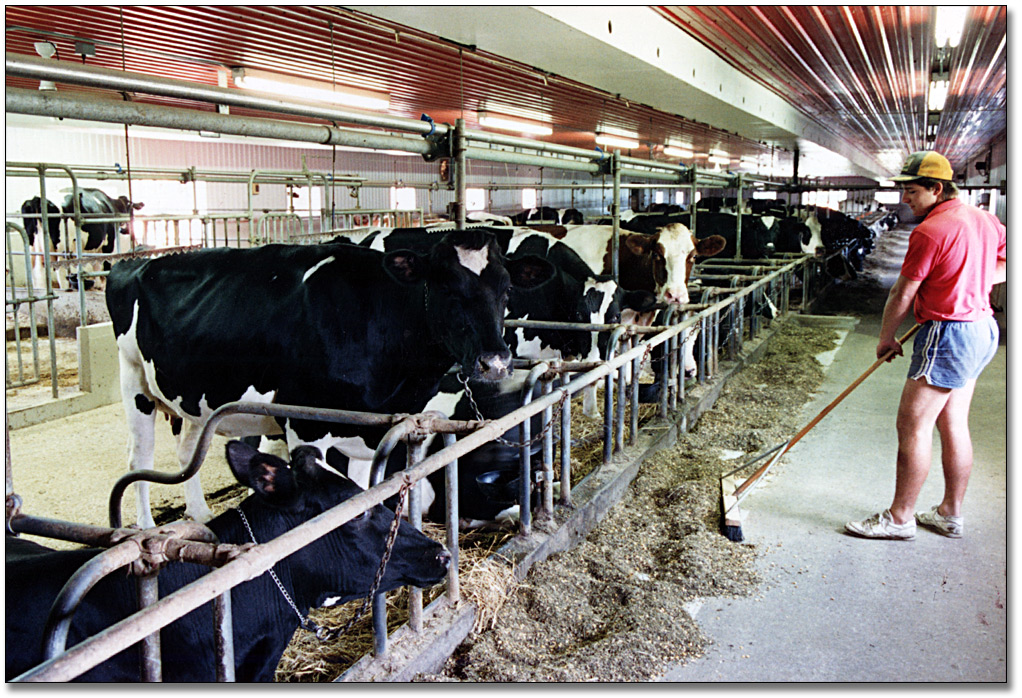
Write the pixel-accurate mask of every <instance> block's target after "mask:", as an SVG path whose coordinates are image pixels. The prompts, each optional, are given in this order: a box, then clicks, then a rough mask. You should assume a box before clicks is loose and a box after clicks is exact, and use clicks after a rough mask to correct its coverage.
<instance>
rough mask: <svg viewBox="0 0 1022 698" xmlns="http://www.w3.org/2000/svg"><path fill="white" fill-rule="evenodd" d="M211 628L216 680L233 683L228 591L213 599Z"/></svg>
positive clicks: (232, 627) (229, 597)
mask: <svg viewBox="0 0 1022 698" xmlns="http://www.w3.org/2000/svg"><path fill="white" fill-rule="evenodd" d="M213 628H214V632H215V635H214V637H215V640H214V649H215V651H216V680H217V682H219V683H234V616H233V615H232V613H231V592H230V591H225V592H224V593H223V594H221V595H220V596H218V597H216V598H215V599H213Z"/></svg>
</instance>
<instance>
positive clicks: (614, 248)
mask: <svg viewBox="0 0 1022 698" xmlns="http://www.w3.org/2000/svg"><path fill="white" fill-rule="evenodd" d="M610 168H611V177H612V178H613V182H614V188H613V192H614V193H613V197H614V201H613V203H612V204H611V205H610V215H611V220H612V223H611V225H612V226H613V228H614V229H613V232H612V235H611V240H612V241H613V242H612V244H611V248H610V274H611V276H613V277H614V281H620V278H621V275H620V274H619V267H620V259H621V155H620V153H619V152H618V151H616V150H615V151H614V152H613V153H612V154H611V159H610Z"/></svg>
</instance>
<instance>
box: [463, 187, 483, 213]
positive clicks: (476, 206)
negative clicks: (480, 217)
mask: <svg viewBox="0 0 1022 698" xmlns="http://www.w3.org/2000/svg"><path fill="white" fill-rule="evenodd" d="M465 210H466V211H485V210H486V190H485V189H468V190H467V191H466V192H465Z"/></svg>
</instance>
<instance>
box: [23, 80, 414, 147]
mask: <svg viewBox="0 0 1022 698" xmlns="http://www.w3.org/2000/svg"><path fill="white" fill-rule="evenodd" d="M5 102H6V109H7V113H9V114H29V115H33V116H55V117H57V118H60V119H65V118H66V119H85V120H89V121H102V122H106V123H117V124H128V125H132V126H155V127H159V128H172V129H179V130H183V131H210V132H213V133H222V134H228V135H233V136H250V137H254V138H272V139H276V140H286V141H298V142H303V143H319V144H322V145H348V146H354V147H357V148H372V149H381V150H403V151H407V152H411V153H417V154H419V155H429V154H430V153H432V151H433V149H434V146H433V145H432V144H430V143H429V142H428V141H426V140H423V139H412V138H405V137H401V136H391V135H385V134H376V133H366V132H355V131H350V130H343V129H339V128H336V127H333V126H326V125H313V124H300V123H294V122H286V121H276V120H273V119H263V118H255V117H240V116H224V115H222V114H213V113H210V112H199V111H195V110H193V109H182V108H180V107H165V106H159V105H154V104H140V103H138V102H120V101H112V100H106V99H94V98H83V97H80V96H75V95H69V94H65V93H61V92H48V91H47V92H43V91H40V90H26V89H22V88H17V87H9V88H7V91H6V93H5Z"/></svg>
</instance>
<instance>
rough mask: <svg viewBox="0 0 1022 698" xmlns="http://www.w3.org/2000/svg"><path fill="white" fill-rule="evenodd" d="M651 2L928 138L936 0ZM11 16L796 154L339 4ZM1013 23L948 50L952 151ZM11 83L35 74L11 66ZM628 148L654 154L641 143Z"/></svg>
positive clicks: (719, 49)
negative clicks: (874, 3) (898, 0)
mask: <svg viewBox="0 0 1022 698" xmlns="http://www.w3.org/2000/svg"><path fill="white" fill-rule="evenodd" d="M657 9H658V11H660V12H661V13H662V14H663V15H664V16H665V17H668V18H669V19H670V20H671V21H673V22H675V23H676V24H677V25H678V27H679V28H680V29H681V30H684V31H686V32H688V33H690V34H692V35H693V36H695V37H696V38H697V39H699V40H700V41H702V42H703V43H704V44H706V45H707V46H708V47H709V48H711V50H713V51H715V52H716V53H718V54H719V55H721V56H722V57H723V58H724V59H725V60H727V61H729V62H730V63H731V65H733V66H734V67H735V68H736V69H738V70H740V71H742V72H744V73H746V74H748V75H750V76H751V77H753V78H754V79H756V80H758V81H759V82H761V83H762V84H764V85H765V86H766V87H768V88H769V89H771V90H773V91H775V92H776V93H777V94H779V95H781V96H782V97H783V98H784V99H785V100H786V101H789V102H790V103H792V104H793V105H796V106H797V107H798V108H799V109H801V110H802V111H803V112H804V113H806V114H807V115H809V116H811V117H812V118H814V119H815V120H817V121H819V122H821V123H823V124H825V125H827V126H828V127H829V128H831V129H832V130H834V131H836V132H837V134H838V135H839V136H841V137H845V138H848V139H851V140H852V141H853V142H855V143H857V144H858V145H859V146H860V147H862V148H863V149H865V150H867V151H868V152H873V153H878V154H882V153H885V152H891V153H897V155H896V158H895V159H899V158H900V157H901V155H902V154H903V153H904V152H907V151H909V150H916V149H919V148H922V147H924V146H925V145H926V143H925V141H924V138H925V133H926V119H927V115H926V105H925V101H926V84H927V80H928V75H929V67H930V64H931V63H932V61H933V54H934V48H935V47H934V46H933V41H932V38H930V37H932V23H933V8H928V7H841V6H837V7H830V6H828V7H811V6H810V7H803V6H743V7H726V6H719V7H718V6H700V7H692V6H662V7H659V8H657ZM5 21H6V29H7V31H6V50H7V51H10V52H14V53H23V54H27V55H35V50H34V48H33V43H34V42H35V41H40V40H49V41H52V42H53V43H54V44H55V45H56V46H57V48H58V58H59V59H60V60H74V61H81V60H84V61H85V62H87V63H88V64H90V65H98V66H103V67H109V68H123V69H126V70H131V71H139V72H143V73H148V74H152V75H157V76H162V77H173V78H179V79H186V80H193V81H196V82H200V83H206V84H211V85H215V84H217V71H218V67H219V68H226V67H231V66H245V67H248V68H257V69H263V70H268V71H274V72H281V73H286V74H289V75H296V76H302V77H306V78H310V79H315V80H322V81H327V82H329V81H330V80H331V79H333V80H336V82H338V83H343V84H349V85H354V86H357V87H363V88H366V89H370V90H378V91H384V92H386V93H388V94H389V95H390V100H391V107H390V113H391V114H395V115H401V116H407V117H411V118H418V116H419V115H420V114H421V113H426V114H429V115H430V116H431V117H432V118H434V119H435V120H437V121H440V122H450V123H453V121H454V119H455V118H457V117H459V116H462V115H464V117H465V119H466V121H467V123H468V124H469V126H475V125H476V111H477V110H480V109H486V108H487V107H489V108H492V106H493V105H494V104H503V105H505V106H506V107H511V108H515V109H518V110H520V111H522V112H526V113H527V112H530V111H534V112H541V113H546V114H549V115H550V119H551V123H552V125H553V127H554V129H555V133H554V135H553V136H552V137H549V138H548V139H547V140H552V141H555V142H559V143H564V144H567V145H575V146H579V147H586V148H588V147H592V145H593V136H594V131H595V130H596V128H597V125H598V124H604V125H616V126H619V127H621V128H625V129H629V130H636V131H638V132H639V134H640V140H641V141H642V142H643V143H644V144H648V143H655V144H663V143H664V142H665V141H666V140H667V138H669V137H672V138H677V139H680V140H683V141H689V142H692V143H693V145H694V147H695V149H696V150H697V151H700V152H703V153H705V152H706V151H707V150H709V149H710V148H713V147H719V146H721V145H722V144H723V145H725V146H726V147H727V149H728V150H730V151H731V154H732V156H733V158H734V159H735V160H737V158H738V157H739V156H741V155H761V154H763V153H769V152H772V151H773V152H774V156H775V157H776V158H777V159H778V160H779V161H780V162H781V163H790V159H791V154H790V153H787V152H777V151H776V149H774V148H772V147H771V146H770V145H767V144H763V143H758V142H756V141H752V140H749V139H744V138H740V137H738V136H736V135H734V134H731V133H728V132H727V131H726V130H724V129H722V128H714V127H713V126H709V125H706V124H700V123H695V122H692V121H688V120H686V119H684V118H681V117H680V116H677V115H671V114H665V113H663V112H660V111H657V110H655V109H653V108H651V107H647V106H645V105H642V104H636V103H629V102H628V101H626V100H624V99H620V98H617V97H616V96H615V95H611V94H608V93H606V92H603V91H600V90H597V89H595V88H591V87H588V86H586V85H583V84H581V83H578V82H574V81H571V80H567V79H565V78H561V77H558V76H557V75H554V74H550V73H544V72H542V71H539V70H537V69H534V68H532V67H530V66H528V65H524V64H522V63H518V62H515V61H511V60H508V59H506V58H502V57H500V56H496V55H493V54H488V53H486V52H484V51H480V50H475V49H474V48H472V47H462V46H459V45H456V44H454V43H453V42H450V41H447V40H444V39H440V38H438V37H436V36H433V35H430V34H427V33H425V32H421V31H418V30H416V29H413V28H409V27H405V26H401V25H398V24H394V23H392V22H388V21H386V20H383V19H379V18H374V17H368V16H366V15H364V14H361V13H357V12H352V11H349V10H345V9H344V8H337V7H303V6H285V7H281V6H229V5H221V6H123V7H119V6H38V5H36V6H18V7H12V6H8V7H7V8H6V16H5ZM1006 24H1007V22H1006V11H1005V9H1004V8H1003V7H1000V8H998V7H976V8H973V9H972V12H971V14H970V19H969V25H968V26H967V28H966V32H965V35H964V36H963V39H962V43H961V45H960V46H959V47H958V48H957V49H955V51H954V53H953V54H952V57H951V79H952V85H951V90H950V93H951V94H950V96H949V98H948V104H947V107H946V108H945V110H944V112H943V114H942V116H941V120H940V125H939V131H938V134H937V138H936V147H937V148H938V149H940V148H943V149H945V150H946V151H947V152H949V153H951V154H952V160H954V159H955V158H956V157H963V158H964V157H965V156H966V155H968V154H969V153H971V152H972V151H973V150H976V149H978V148H979V147H981V146H982V145H983V144H985V143H987V142H989V140H990V139H991V138H992V137H993V136H995V135H996V134H997V133H999V132H1000V131H1003V130H1004V129H1005V128H1006V111H1005V104H1006V78H1005V74H1006V67H1005V63H1006V60H1005V54H1006V51H1005V39H1006ZM76 40H85V41H89V42H91V43H93V44H94V45H95V55H90V56H87V57H84V58H83V57H82V56H81V55H79V54H78V53H76V49H75V41H76ZM6 84H7V85H9V86H17V87H29V88H34V87H36V86H37V85H36V84H34V83H33V82H32V81H24V80H18V79H14V78H7V80H6ZM59 88H60V89H67V90H83V89H87V88H79V87H72V86H66V85H60V86H59ZM137 99H139V100H140V101H153V102H160V103H175V102H174V101H173V100H165V99H157V98H152V97H148V96H142V95H139V96H137ZM177 104H180V103H177ZM188 106H193V107H195V108H200V109H207V110H208V109H212V107H211V106H210V105H204V104H203V105H199V104H190V105H188ZM233 111H234V112H235V113H239V114H248V113H251V112H246V111H244V110H239V109H235V110H233ZM277 118H280V117H277ZM968 129H971V130H968ZM634 154H635V155H638V156H641V157H648V156H649V151H648V150H646V149H645V147H644V148H643V149H641V150H639V151H635V152H634ZM735 164H737V162H735Z"/></svg>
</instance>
